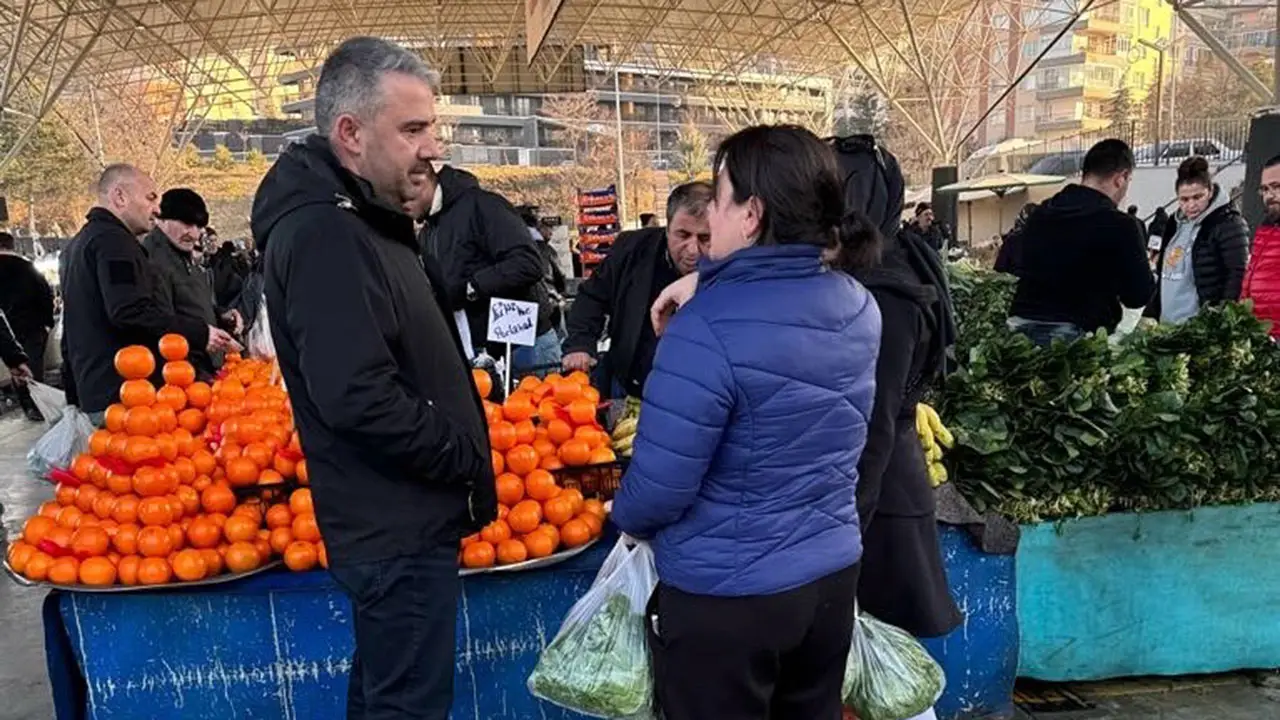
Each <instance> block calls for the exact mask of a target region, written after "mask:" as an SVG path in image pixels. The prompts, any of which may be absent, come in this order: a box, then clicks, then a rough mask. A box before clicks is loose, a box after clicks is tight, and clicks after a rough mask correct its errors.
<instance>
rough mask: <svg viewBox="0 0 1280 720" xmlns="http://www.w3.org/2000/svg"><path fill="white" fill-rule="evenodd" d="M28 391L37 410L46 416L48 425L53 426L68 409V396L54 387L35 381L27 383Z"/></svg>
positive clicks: (45, 419) (45, 420)
mask: <svg viewBox="0 0 1280 720" xmlns="http://www.w3.org/2000/svg"><path fill="white" fill-rule="evenodd" d="M27 390H28V391H30V392H31V400H32V402H34V403H35V404H36V409H37V410H39V411H40V414H41V415H43V416H44V422H45V424H46V425H53V424H54V423H56V422H58V420H60V419H61V418H62V413H63V411H64V410H66V409H67V394H66V393H64V392H62V391H61V390H59V389H58V388H56V387H53V386H52V385H45V384H44V383H42V382H36V381H35V380H28V381H27Z"/></svg>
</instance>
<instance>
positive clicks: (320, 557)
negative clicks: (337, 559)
mask: <svg viewBox="0 0 1280 720" xmlns="http://www.w3.org/2000/svg"><path fill="white" fill-rule="evenodd" d="M316 562H319V563H320V567H322V568H324V569H325V570H328V569H329V550H328V548H326V547H325V546H324V542H323V541H321V542H318V543H316Z"/></svg>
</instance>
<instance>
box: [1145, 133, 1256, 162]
mask: <svg viewBox="0 0 1280 720" xmlns="http://www.w3.org/2000/svg"><path fill="white" fill-rule="evenodd" d="M1192 155H1199V156H1201V157H1203V158H1206V159H1207V160H1208V161H1209V164H1210V165H1213V166H1215V167H1216V166H1219V165H1225V164H1227V163H1230V162H1235V161H1236V160H1239V159H1240V156H1241V155H1242V152H1241V151H1240V150H1237V149H1235V148H1232V147H1229V146H1228V145H1226V144H1225V143H1223V142H1221V141H1219V140H1215V139H1214V138H1188V139H1182V140H1169V141H1168V142H1161V143H1160V153H1159V155H1158V156H1157V154H1156V145H1155V143H1149V144H1146V145H1141V146H1139V147H1138V148H1137V149H1135V150H1134V151H1133V159H1134V161H1135V162H1137V164H1138V165H1139V166H1154V165H1155V164H1156V158H1157V157H1159V158H1160V164H1161V165H1167V166H1171V167H1177V166H1178V165H1179V164H1180V163H1181V162H1182V161H1183V160H1186V159H1187V158H1189V157H1191V156H1192Z"/></svg>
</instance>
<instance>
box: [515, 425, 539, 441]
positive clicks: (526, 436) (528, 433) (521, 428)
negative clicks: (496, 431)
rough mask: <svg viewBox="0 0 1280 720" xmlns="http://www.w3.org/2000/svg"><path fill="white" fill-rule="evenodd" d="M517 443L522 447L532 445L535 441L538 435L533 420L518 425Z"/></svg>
mask: <svg viewBox="0 0 1280 720" xmlns="http://www.w3.org/2000/svg"><path fill="white" fill-rule="evenodd" d="M515 427H516V442H517V443H519V444H521V445H532V444H533V439H534V437H536V435H537V431H536V429H535V428H534V427H533V421H532V420H521V421H520V422H518V423H516V425H515Z"/></svg>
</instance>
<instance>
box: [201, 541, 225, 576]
mask: <svg viewBox="0 0 1280 720" xmlns="http://www.w3.org/2000/svg"><path fill="white" fill-rule="evenodd" d="M200 557H202V558H204V567H205V575H204V576H205V577H214V576H215V575H221V574H222V554H221V553H219V552H218V551H217V550H215V549H213V548H203V549H201V550H200Z"/></svg>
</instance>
